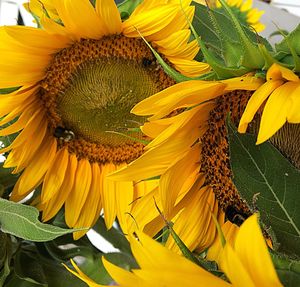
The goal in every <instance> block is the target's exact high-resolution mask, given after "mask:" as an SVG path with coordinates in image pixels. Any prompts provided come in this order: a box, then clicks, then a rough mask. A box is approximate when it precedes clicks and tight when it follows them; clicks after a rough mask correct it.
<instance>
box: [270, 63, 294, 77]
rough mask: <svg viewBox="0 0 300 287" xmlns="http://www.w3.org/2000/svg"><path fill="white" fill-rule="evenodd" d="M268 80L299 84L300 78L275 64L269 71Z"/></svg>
mask: <svg viewBox="0 0 300 287" xmlns="http://www.w3.org/2000/svg"><path fill="white" fill-rule="evenodd" d="M266 78H267V80H268V81H270V80H281V79H285V80H288V81H292V82H298V81H299V77H298V76H297V75H296V74H295V73H293V72H292V71H291V70H290V69H288V68H285V67H283V66H280V65H278V64H276V63H274V64H273V65H272V66H271V67H270V68H269V70H268V71H267V76H266Z"/></svg>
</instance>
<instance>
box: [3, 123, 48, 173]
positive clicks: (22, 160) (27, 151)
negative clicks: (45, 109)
mask: <svg viewBox="0 0 300 287" xmlns="http://www.w3.org/2000/svg"><path fill="white" fill-rule="evenodd" d="M47 129H48V124H47V122H46V121H45V118H43V117H42V118H41V120H40V122H39V125H38V126H37V129H36V131H38V132H37V133H33V136H31V137H30V138H27V140H30V143H31V144H30V145H29V146H27V147H26V148H24V147H23V145H21V146H18V147H17V149H19V150H20V151H21V153H20V155H19V156H18V162H17V164H15V166H16V168H15V169H14V171H13V173H19V172H21V171H22V170H23V169H24V168H25V167H26V166H27V165H28V164H29V163H30V162H31V160H32V159H33V157H35V156H36V151H37V149H38V148H39V147H40V146H41V144H42V142H43V140H44V138H45V136H46V133H47ZM8 160H9V158H7V160H6V161H5V166H8V163H7V161H8Z"/></svg>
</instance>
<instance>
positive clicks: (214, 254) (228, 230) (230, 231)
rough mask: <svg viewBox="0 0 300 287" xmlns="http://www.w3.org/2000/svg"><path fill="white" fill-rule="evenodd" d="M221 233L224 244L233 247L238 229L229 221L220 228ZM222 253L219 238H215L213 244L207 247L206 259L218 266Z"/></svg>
mask: <svg viewBox="0 0 300 287" xmlns="http://www.w3.org/2000/svg"><path fill="white" fill-rule="evenodd" d="M221 228H222V232H223V235H224V237H225V239H226V242H227V243H229V244H231V245H232V246H233V243H234V241H235V238H236V235H237V232H238V230H239V227H238V226H237V225H235V224H233V223H231V222H230V221H226V222H225V223H224V224H223V225H222V226H221ZM222 252H223V247H222V244H221V239H220V236H219V235H218V236H216V238H215V241H214V243H213V244H212V245H211V246H210V247H209V249H208V252H207V256H206V258H207V259H208V260H210V261H216V262H217V263H218V264H220V258H221V255H222Z"/></svg>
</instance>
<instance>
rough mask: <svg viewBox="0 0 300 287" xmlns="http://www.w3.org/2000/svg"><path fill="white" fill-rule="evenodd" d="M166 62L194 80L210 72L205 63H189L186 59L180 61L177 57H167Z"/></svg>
mask: <svg viewBox="0 0 300 287" xmlns="http://www.w3.org/2000/svg"><path fill="white" fill-rule="evenodd" d="M168 60H169V61H170V62H171V63H172V64H174V65H175V67H176V69H177V70H178V71H179V72H180V73H182V74H183V75H185V76H187V77H190V78H195V77H198V76H199V75H201V74H204V73H206V72H208V71H209V70H210V66H209V64H207V63H203V62H198V61H195V60H193V61H191V60H187V59H180V58H177V57H169V58H168Z"/></svg>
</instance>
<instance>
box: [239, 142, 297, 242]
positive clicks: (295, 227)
mask: <svg viewBox="0 0 300 287" xmlns="http://www.w3.org/2000/svg"><path fill="white" fill-rule="evenodd" d="M237 139H238V141H239V142H240V144H241V146H242V148H243V149H244V151H245V152H246V153H247V154H248V155H249V158H250V159H251V161H252V162H253V164H254V165H255V167H256V169H257V170H258V172H259V173H260V175H261V176H262V178H263V179H264V180H265V183H266V185H267V187H268V188H269V190H270V191H271V193H272V195H273V196H274V198H275V199H276V201H277V203H278V205H279V206H280V207H281V209H282V211H283V212H284V214H285V215H286V217H287V218H288V220H289V222H290V224H291V225H292V226H293V228H294V229H295V231H296V232H297V234H298V236H299V237H300V230H299V229H298V227H297V225H296V224H295V223H294V220H293V219H292V218H291V217H290V215H289V213H288V212H287V211H286V209H285V208H284V205H283V204H282V203H281V202H280V200H279V198H278V197H277V195H276V193H275V192H274V190H273V188H272V186H271V185H270V184H269V182H268V180H267V178H266V177H265V175H264V173H263V172H262V171H261V169H260V168H259V166H258V165H257V164H256V162H255V160H254V159H253V157H252V155H251V154H250V153H249V151H248V150H247V149H246V148H245V146H244V144H243V142H242V141H241V140H240V139H239V137H237Z"/></svg>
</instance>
